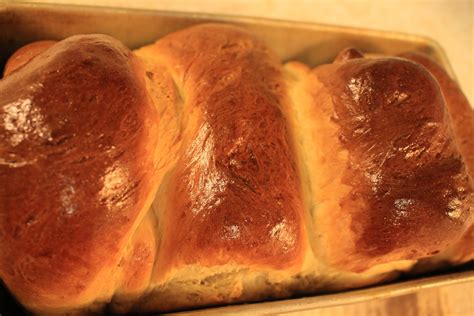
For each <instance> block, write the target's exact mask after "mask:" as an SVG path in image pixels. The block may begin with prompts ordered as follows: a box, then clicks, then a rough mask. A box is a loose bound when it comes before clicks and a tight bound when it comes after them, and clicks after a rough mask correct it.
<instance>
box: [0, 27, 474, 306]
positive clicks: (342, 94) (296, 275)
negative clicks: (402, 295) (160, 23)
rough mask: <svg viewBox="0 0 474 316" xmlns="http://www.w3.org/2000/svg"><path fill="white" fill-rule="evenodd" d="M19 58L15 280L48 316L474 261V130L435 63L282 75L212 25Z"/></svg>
mask: <svg viewBox="0 0 474 316" xmlns="http://www.w3.org/2000/svg"><path fill="white" fill-rule="evenodd" d="M11 60H12V61H11V62H9V63H8V64H7V67H6V70H5V74H6V76H5V77H4V79H3V80H2V81H0V117H1V121H2V122H4V123H3V124H0V183H2V184H4V185H3V186H2V187H1V188H0V190H1V191H0V199H1V203H0V205H1V209H0V278H1V279H2V280H3V281H4V282H5V284H6V285H7V287H8V288H9V290H10V291H11V292H12V293H13V294H14V295H15V296H16V297H17V298H18V300H19V301H20V302H21V303H22V304H23V305H24V306H26V307H27V308H28V309H30V310H31V311H33V312H35V313H39V314H55V313H57V314H61V313H87V312H93V311H100V310H102V309H103V308H105V307H107V308H109V309H110V310H112V311H114V312H118V313H123V312H128V311H136V312H163V311H173V310H181V309H186V308H193V307H202V306H211V305H219V304H227V303H232V302H249V301H258V300H263V299H268V298H284V297H290V296H291V295H295V294H297V295H302V294H314V293H317V292H320V291H335V290H341V289H349V288H355V287H360V286H364V285H369V284H374V283H377V282H381V281H386V280H390V279H393V278H395V277H397V276H398V275H399V273H400V272H403V271H405V272H409V271H420V270H428V269H430V270H431V269H436V268H437V267H439V266H441V265H444V264H446V262H448V263H449V264H451V265H456V264H461V263H464V262H467V261H469V260H472V259H473V258H474V249H473V240H474V236H473V235H474V228H473V227H474V226H473V220H474V217H473V215H472V212H473V210H472V208H473V203H474V201H473V198H474V197H473V184H472V172H473V170H474V169H473V168H474V165H473V160H474V155H473V148H474V147H473V144H472V142H473V139H474V137H473V136H474V134H473V131H472V126H473V124H472V122H473V118H474V115H473V111H472V109H471V108H470V106H469V104H468V103H467V101H466V99H465V98H464V96H463V95H462V93H461V92H460V90H459V88H458V87H457V85H456V84H455V82H454V81H453V80H452V79H451V78H449V76H447V74H446V73H445V72H444V71H443V70H442V69H441V68H440V67H439V66H437V65H436V64H435V63H434V62H432V61H431V60H429V59H427V58H426V57H424V56H419V55H416V54H406V55H403V56H400V57H384V58H375V59H371V58H364V56H363V54H362V53H360V52H359V51H357V50H354V49H348V50H345V51H343V52H341V54H340V55H339V56H338V57H337V58H336V59H335V61H334V63H332V64H328V65H322V66H319V67H317V68H315V69H310V68H308V67H307V66H306V65H304V64H301V63H299V62H290V63H287V64H285V65H282V64H281V62H280V61H279V60H278V58H277V57H276V56H275V55H274V54H273V53H272V52H271V51H270V50H269V49H268V48H267V47H266V46H265V45H264V44H263V43H262V42H260V41H259V40H258V39H256V38H254V37H253V36H252V35H251V34H249V33H247V32H246V31H244V30H242V29H240V28H238V27H235V26H230V25H219V24H203V25H198V26H194V27H191V28H188V29H185V30H182V31H179V32H176V33H172V34H170V35H168V36H166V37H164V38H162V39H160V40H158V41H157V42H156V43H154V44H152V45H149V46H145V47H142V48H140V49H138V50H136V51H134V52H133V53H132V52H130V51H129V50H128V49H126V48H125V47H123V45H121V44H120V43H118V42H117V41H116V40H114V39H111V38H110V37H107V36H104V35H83V36H73V37H71V38H68V39H66V40H63V41H61V42H58V43H51V42H47V43H40V44H33V46H29V47H26V48H23V49H21V50H20V51H18V53H16V54H15V55H14V56H13V57H12V59H11ZM153 199H154V200H153ZM152 200H153V203H152ZM150 206H151V207H150Z"/></svg>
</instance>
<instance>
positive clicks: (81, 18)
mask: <svg viewBox="0 0 474 316" xmlns="http://www.w3.org/2000/svg"><path fill="white" fill-rule="evenodd" d="M203 22H225V23H232V24H236V25H239V26H241V27H244V28H246V29H247V30H249V31H250V32H252V33H254V34H255V35H256V36H257V37H259V38H260V39H262V40H264V41H265V42H266V44H267V45H268V46H269V47H271V48H272V49H273V50H274V51H275V52H276V53H277V54H278V55H279V56H280V58H281V60H282V61H289V60H299V61H302V62H305V63H306V64H308V65H310V66H316V65H319V64H322V63H327V62H330V61H332V59H333V58H334V57H335V56H336V54H337V53H338V52H339V51H340V50H341V49H343V48H345V47H348V46H353V47H356V48H358V49H360V50H362V51H364V52H366V53H372V54H388V55H394V54H398V53H401V52H406V51H419V52H423V53H425V54H428V55H429V56H431V57H432V58H434V59H435V60H436V61H438V62H439V63H440V64H441V65H443V66H444V67H445V69H446V70H447V71H448V73H449V74H450V75H451V76H453V77H454V73H453V71H452V68H451V66H450V64H449V62H448V59H447V58H446V55H445V53H444V51H443V49H442V48H441V47H440V46H439V45H438V44H437V43H436V42H434V41H433V40H431V39H427V38H424V37H420V36H414V35H408V34H400V33H393V32H380V31H373V30H364V29H355V28H347V27H338V26H329V25H320V24H312V23H303V22H290V21H279V20H269V19H262V18H250V17H236V16H220V15H209V14H200V13H182V12H163V11H148V10H128V9H114V8H100V7H84V6H55V5H38V4H28V3H23V4H17V3H8V2H7V3H0V70H1V69H2V68H3V66H4V64H5V62H6V59H7V58H8V57H9V56H10V55H11V54H12V53H13V52H14V51H15V50H16V49H18V48H19V47H21V46H22V45H24V44H26V43H29V42H32V41H35V40H44V39H57V40H59V39H63V38H66V37H68V36H71V35H74V34H84V33H103V34H109V35H111V36H113V37H115V38H117V39H119V40H121V41H122V42H123V43H124V44H125V45H127V46H128V47H130V48H132V49H134V48H137V47H140V46H142V45H145V44H149V43H152V42H154V41H155V40H156V39H158V38H160V37H162V36H164V35H166V34H168V33H170V32H173V31H176V30H179V29H182V28H185V27H188V26H191V25H193V24H197V23H203ZM467 281H471V282H474V267H473V265H472V264H471V265H468V266H464V267H462V268H456V269H451V270H447V271H444V272H443V273H438V274H437V275H424V276H421V277H418V278H415V279H413V278H411V279H409V278H408V279H403V278H402V279H401V280H399V281H397V282H392V283H390V284H385V285H377V286H372V287H370V288H366V289H358V290H352V291H345V292H342V293H336V294H324V295H316V296H311V297H300V298H293V299H287V300H281V301H273V302H262V303H253V304H240V305H234V306H226V307H218V308H214V309H205V310H197V311H189V312H185V313H191V314H209V313H217V314H233V313H239V312H244V313H252V314H253V313H259V314H267V313H283V312H290V311H303V310H311V309H316V308H321V307H328V306H334V305H342V304H349V303H355V302H362V301H367V300H371V299H376V298H387V297H392V296H397V295H403V294H408V293H412V292H415V291H418V290H420V289H423V288H431V287H436V286H444V285H451V284H455V283H460V282H467ZM18 313H19V307H18V304H16V303H15V302H14V300H13V299H12V298H11V296H10V295H9V294H8V293H7V292H6V291H5V289H4V288H0V314H1V315H10V314H14V315H17V314H18Z"/></svg>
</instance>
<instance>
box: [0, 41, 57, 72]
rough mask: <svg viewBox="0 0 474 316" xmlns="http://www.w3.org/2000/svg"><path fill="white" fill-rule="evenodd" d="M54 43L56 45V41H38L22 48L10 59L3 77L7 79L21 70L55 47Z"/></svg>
mask: <svg viewBox="0 0 474 316" xmlns="http://www.w3.org/2000/svg"><path fill="white" fill-rule="evenodd" d="M54 43H56V41H37V42H33V43H30V44H28V45H25V46H23V47H21V48H20V49H19V50H17V51H16V52H15V53H14V54H13V55H12V56H10V58H9V59H8V61H7V64H6V65H5V69H4V70H3V76H4V77H6V76H8V75H9V74H11V73H12V72H14V71H15V70H17V69H19V68H21V67H22V66H23V65H25V64H26V63H28V62H29V61H30V60H31V59H33V58H34V57H36V56H38V55H39V54H41V53H42V52H44V51H45V50H47V49H48V48H50V47H51V46H53V44H54Z"/></svg>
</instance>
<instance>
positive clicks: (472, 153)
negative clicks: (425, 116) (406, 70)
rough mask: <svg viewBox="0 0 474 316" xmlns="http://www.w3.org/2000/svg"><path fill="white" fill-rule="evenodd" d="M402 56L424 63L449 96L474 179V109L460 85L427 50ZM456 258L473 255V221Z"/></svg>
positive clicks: (458, 136)
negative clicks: (428, 55)
mask: <svg viewBox="0 0 474 316" xmlns="http://www.w3.org/2000/svg"><path fill="white" fill-rule="evenodd" d="M400 57H403V58H406V59H409V60H413V61H415V62H417V63H419V64H420V65H423V66H424V67H425V68H426V69H428V71H429V72H430V73H431V74H432V75H433V76H434V77H435V78H436V80H437V81H438V83H439V85H440V88H441V90H442V92H443V95H444V98H445V100H446V106H447V110H448V113H449V116H450V119H451V126H452V128H453V132H454V134H455V136H456V137H455V141H456V144H457V146H458V148H459V151H460V152H461V154H462V157H463V161H464V163H465V164H466V166H467V168H468V170H469V174H470V176H471V179H474V109H473V108H472V107H471V105H470V104H469V101H468V100H467V98H466V96H465V95H464V94H463V93H462V91H461V89H460V88H459V85H458V84H457V83H456V81H454V80H453V79H452V78H451V77H450V76H449V75H448V74H447V73H446V71H445V70H444V69H443V68H442V67H441V66H440V65H438V64H437V63H436V62H435V61H433V60H432V59H430V58H429V57H427V56H426V55H424V54H420V53H415V52H410V53H404V54H401V55H400ZM454 253H455V258H453V261H456V262H466V261H469V260H472V259H474V224H473V225H472V226H471V227H470V229H469V230H468V231H467V232H466V233H465V234H464V236H463V238H462V239H461V241H460V242H459V243H458V245H456V246H455V250H454Z"/></svg>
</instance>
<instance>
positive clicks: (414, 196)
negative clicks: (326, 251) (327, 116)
mask: <svg viewBox="0 0 474 316" xmlns="http://www.w3.org/2000/svg"><path fill="white" fill-rule="evenodd" d="M343 57H344V56H343ZM349 57H350V56H349ZM353 57H359V56H353ZM316 74H317V76H318V77H319V78H320V79H321V80H322V82H323V83H324V84H325V85H326V86H327V87H328V89H329V91H330V93H331V94H332V97H333V100H334V107H335V112H334V117H333V120H334V121H335V122H336V123H337V124H338V125H339V126H340V138H339V141H340V142H341V144H342V145H343V146H344V147H345V148H346V149H347V150H348V152H349V165H348V169H347V171H346V173H345V176H344V182H345V184H348V185H349V186H351V187H352V191H351V193H350V194H349V195H348V196H347V198H345V199H344V200H343V201H341V203H342V209H344V210H346V211H347V212H351V214H352V227H351V228H352V229H353V230H354V231H355V236H358V237H357V240H356V241H355V243H356V251H357V253H359V254H360V255H362V256H369V257H373V258H377V257H378V256H381V255H384V254H387V253H389V252H391V251H394V250H395V251H396V250H397V249H398V250H403V253H404V254H402V255H401V256H400V258H403V259H409V258H410V257H411V255H410V252H411V253H412V256H413V257H420V255H421V256H426V255H430V254H434V253H436V252H438V251H439V250H442V249H445V247H446V246H448V245H450V244H452V243H453V242H454V241H455V240H457V239H458V238H459V237H460V233H461V232H462V231H463V229H462V226H463V225H465V224H466V223H467V222H468V218H469V216H470V211H469V205H472V200H471V199H472V185H471V184H470V183H469V179H468V175H467V172H466V169H465V166H464V164H463V160H462V158H461V155H460V154H459V151H458V148H457V147H456V145H455V142H454V141H453V133H452V131H451V126H450V124H449V120H448V116H447V113H446V104H445V99H444V98H443V94H442V93H441V91H440V88H439V84H438V82H436V80H435V79H434V78H433V77H432V76H431V75H430V73H429V72H428V71H427V70H426V69H425V68H424V67H422V66H421V65H419V64H416V63H414V62H411V61H408V60H405V59H400V58H379V59H364V58H355V59H350V58H340V60H339V61H338V62H337V63H334V64H332V65H327V66H322V67H319V68H318V69H317V70H316ZM361 205H362V208H361ZM369 266H370V264H369Z"/></svg>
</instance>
